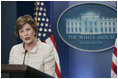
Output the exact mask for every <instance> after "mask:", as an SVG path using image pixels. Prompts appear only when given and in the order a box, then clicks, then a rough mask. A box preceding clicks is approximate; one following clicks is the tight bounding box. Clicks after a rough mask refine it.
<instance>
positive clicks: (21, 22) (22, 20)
mask: <svg viewBox="0 0 118 79" xmlns="http://www.w3.org/2000/svg"><path fill="white" fill-rule="evenodd" d="M26 23H28V24H30V26H31V27H32V28H33V29H34V31H35V33H36V34H37V33H38V26H37V25H36V23H35V21H34V20H33V18H32V17H31V16H30V15H24V16H20V17H19V18H18V19H17V21H16V24H15V34H16V36H18V37H20V36H19V30H20V29H21V28H22V27H23V26H24V25H25V24H26Z"/></svg>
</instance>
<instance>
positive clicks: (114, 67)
mask: <svg viewBox="0 0 118 79" xmlns="http://www.w3.org/2000/svg"><path fill="white" fill-rule="evenodd" d="M112 69H113V71H114V72H115V74H117V66H116V65H115V64H114V63H113V62H112Z"/></svg>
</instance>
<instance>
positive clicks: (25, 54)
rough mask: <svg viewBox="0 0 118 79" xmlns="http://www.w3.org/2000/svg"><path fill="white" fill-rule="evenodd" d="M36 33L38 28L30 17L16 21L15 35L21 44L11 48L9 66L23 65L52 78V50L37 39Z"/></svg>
mask: <svg viewBox="0 0 118 79" xmlns="http://www.w3.org/2000/svg"><path fill="white" fill-rule="evenodd" d="M37 32H38V27H37V26H36V24H35V22H34V20H33V18H32V17H31V16H30V15H24V16H21V17H19V18H18V19H17V21H16V24H15V34H16V36H18V37H19V38H20V39H21V40H22V41H23V42H22V43H21V44H17V45H14V46H13V47H12V49H11V51H10V56H9V64H25V65H28V66H31V67H33V68H35V69H37V70H40V71H42V72H44V73H47V74H49V75H51V76H54V75H55V59H54V52H53V48H52V47H51V46H50V45H48V44H46V43H43V42H41V41H40V40H39V39H37Z"/></svg>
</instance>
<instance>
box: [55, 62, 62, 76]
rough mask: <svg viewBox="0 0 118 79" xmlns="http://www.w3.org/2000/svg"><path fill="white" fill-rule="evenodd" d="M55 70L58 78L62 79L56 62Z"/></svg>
mask: <svg viewBox="0 0 118 79" xmlns="http://www.w3.org/2000/svg"><path fill="white" fill-rule="evenodd" d="M55 68H56V74H57V76H58V78H62V76H61V74H60V71H59V69H58V66H57V63H56V62H55Z"/></svg>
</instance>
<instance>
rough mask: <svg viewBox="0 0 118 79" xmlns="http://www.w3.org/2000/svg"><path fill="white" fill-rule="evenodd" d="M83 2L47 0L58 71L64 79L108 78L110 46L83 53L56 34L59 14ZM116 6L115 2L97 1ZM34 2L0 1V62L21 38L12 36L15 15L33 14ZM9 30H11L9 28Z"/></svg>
mask: <svg viewBox="0 0 118 79" xmlns="http://www.w3.org/2000/svg"><path fill="white" fill-rule="evenodd" d="M79 3H83V1H81V2H80V1H74V2H73V1H63V2H62V1H53V2H49V4H47V6H49V9H48V10H49V11H50V20H51V25H52V26H53V32H54V37H55V40H56V43H57V49H58V53H59V58H60V65H61V74H62V77H64V78H76V77H77V78H109V77H110V73H111V71H110V70H111V63H112V52H113V48H111V49H109V50H106V51H102V52H92V53H91V52H84V51H80V50H77V49H74V48H72V47H70V46H68V45H67V44H66V43H64V42H63V41H62V39H61V38H60V37H59V35H58V33H57V20H58V18H59V16H60V14H61V13H62V12H63V11H64V10H65V9H67V8H68V7H70V6H73V5H75V4H79ZM97 3H104V4H106V5H109V6H112V7H114V8H116V3H117V2H111V1H110V2H109V1H107V2H105V1H102V2H100V1H99V2H97ZM33 11H34V2H32V1H30V2H27V1H22V2H21V1H18V2H14V1H12V2H11V1H9V2H7V1H5V2H4V1H2V3H1V16H2V17H1V18H2V19H1V20H2V21H1V23H2V26H1V29H2V30H1V33H2V34H1V39H2V40H1V41H2V43H1V44H2V45H1V49H2V50H1V61H2V62H1V63H2V64H7V63H8V58H9V51H10V49H11V47H12V46H13V45H15V44H17V43H20V42H21V40H20V39H19V38H16V37H15V35H14V25H15V22H16V19H17V17H19V16H22V15H25V14H30V15H32V16H33V13H34V12H33ZM10 29H11V30H10Z"/></svg>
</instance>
